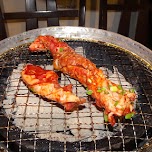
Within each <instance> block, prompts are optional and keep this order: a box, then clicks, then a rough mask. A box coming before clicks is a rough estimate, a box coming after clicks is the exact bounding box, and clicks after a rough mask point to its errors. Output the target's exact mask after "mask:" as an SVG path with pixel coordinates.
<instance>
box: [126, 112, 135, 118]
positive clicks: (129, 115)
mask: <svg viewBox="0 0 152 152" xmlns="http://www.w3.org/2000/svg"><path fill="white" fill-rule="evenodd" d="M133 116H134V112H131V113H128V114H126V115H125V119H131V118H132V117H133Z"/></svg>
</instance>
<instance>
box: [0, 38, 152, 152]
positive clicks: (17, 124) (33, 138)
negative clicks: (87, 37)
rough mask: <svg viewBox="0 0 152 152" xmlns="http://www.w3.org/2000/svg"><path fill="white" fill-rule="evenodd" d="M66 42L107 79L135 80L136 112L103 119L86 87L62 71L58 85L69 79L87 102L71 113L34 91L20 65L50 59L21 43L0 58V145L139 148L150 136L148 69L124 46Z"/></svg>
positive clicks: (47, 64) (18, 147) (12, 148)
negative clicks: (128, 117)
mask: <svg viewBox="0 0 152 152" xmlns="http://www.w3.org/2000/svg"><path fill="white" fill-rule="evenodd" d="M67 43H68V44H69V45H70V46H71V47H73V48H75V49H76V51H77V53H79V54H82V55H83V56H85V57H87V58H88V59H90V60H91V61H92V62H94V63H95V64H96V65H97V67H98V68H101V69H102V70H103V71H104V73H105V75H106V76H107V77H108V78H110V79H112V80H114V81H116V80H117V81H118V82H119V83H121V84H122V85H123V86H124V87H128V84H132V85H133V87H134V88H135V89H136V91H137V93H138V100H137V102H136V105H135V106H136V115H135V116H134V117H133V118H132V119H131V120H125V119H122V118H121V119H118V120H117V123H116V125H115V126H114V127H111V126H110V124H108V123H105V122H104V119H103V111H102V110H101V109H98V108H97V107H96V105H95V104H94V103H95V101H94V100H93V99H92V98H91V97H88V96H87V95H86V93H85V92H86V90H85V88H84V87H83V86H82V85H81V84H80V83H79V82H78V81H76V80H74V79H72V78H70V77H69V76H67V75H64V74H62V73H60V72H57V73H58V75H59V82H60V84H61V85H63V86H64V85H67V84H70V83H72V84H73V86H74V87H73V92H74V93H75V94H77V95H78V96H80V97H84V98H86V99H87V103H85V104H83V105H82V106H80V107H79V109H77V110H76V111H74V112H72V113H70V112H65V111H64V109H63V107H62V106H60V105H58V104H57V103H56V102H54V101H48V100H46V99H43V98H42V97H40V96H37V95H34V94H33V93H31V92H30V91H29V90H28V89H27V88H26V86H25V85H24V83H23V82H22V80H21V76H20V72H21V70H22V68H23V66H24V65H25V64H27V63H32V64H36V65H40V66H42V67H43V68H45V69H52V68H53V67H52V62H53V59H52V57H51V55H50V54H49V53H48V52H46V53H44V52H43V53H30V52H29V51H28V44H25V45H23V46H18V47H16V48H14V49H10V50H8V51H7V52H6V53H5V54H3V55H2V56H1V57H0V87H1V90H0V99H1V107H0V120H1V123H0V146H1V145H2V146H1V147H4V148H5V149H9V150H10V151H23V152H24V151H33V152H37V151H41V152H42V151H107V150H109V151H113V150H121V151H133V150H134V151H138V150H139V149H140V147H141V146H142V145H143V144H144V143H145V142H147V141H148V140H149V139H150V138H151V137H152V122H151V121H150V120H152V93H151V88H152V83H151V82H152V76H151V71H150V70H148V69H147V68H146V67H145V66H144V65H143V64H142V63H141V62H140V61H138V60H137V59H136V58H135V57H133V56H131V55H130V54H128V53H126V52H125V51H122V50H120V49H118V48H114V47H112V46H108V45H105V44H104V43H96V42H89V41H76V40H71V41H67ZM124 78H125V79H124ZM124 81H125V82H124ZM126 81H127V84H126Z"/></svg>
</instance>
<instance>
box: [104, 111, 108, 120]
mask: <svg viewBox="0 0 152 152" xmlns="http://www.w3.org/2000/svg"><path fill="white" fill-rule="evenodd" d="M103 117H104V121H105V122H108V115H107V114H105V113H104V116H103Z"/></svg>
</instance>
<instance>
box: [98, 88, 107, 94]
mask: <svg viewBox="0 0 152 152" xmlns="http://www.w3.org/2000/svg"><path fill="white" fill-rule="evenodd" d="M102 91H106V88H105V87H102V88H101V87H98V89H97V92H99V93H100V92H102Z"/></svg>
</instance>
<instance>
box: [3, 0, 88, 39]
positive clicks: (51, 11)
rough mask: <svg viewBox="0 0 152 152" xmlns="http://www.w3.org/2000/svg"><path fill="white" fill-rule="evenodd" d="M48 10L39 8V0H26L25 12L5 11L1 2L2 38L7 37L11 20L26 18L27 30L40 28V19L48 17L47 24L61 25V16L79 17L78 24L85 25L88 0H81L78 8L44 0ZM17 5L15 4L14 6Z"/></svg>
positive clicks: (53, 0) (54, 0)
mask: <svg viewBox="0 0 152 152" xmlns="http://www.w3.org/2000/svg"><path fill="white" fill-rule="evenodd" d="M44 1H45V3H46V10H45V11H44V10H43V11H40V10H38V9H37V0H25V9H26V11H24V12H4V6H3V3H2V2H1V3H0V40H2V39H4V38H7V37H8V34H7V30H6V23H7V21H9V20H13V21H14V20H15V21H19V20H25V22H26V31H28V30H32V29H36V28H39V24H38V22H39V20H42V19H46V20H47V26H59V20H60V18H64V17H66V18H67V17H68V18H75V17H77V18H78V26H85V11H86V0H79V6H78V8H62V9H60V8H58V6H57V2H56V0H44ZM14 7H15V6H14Z"/></svg>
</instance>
